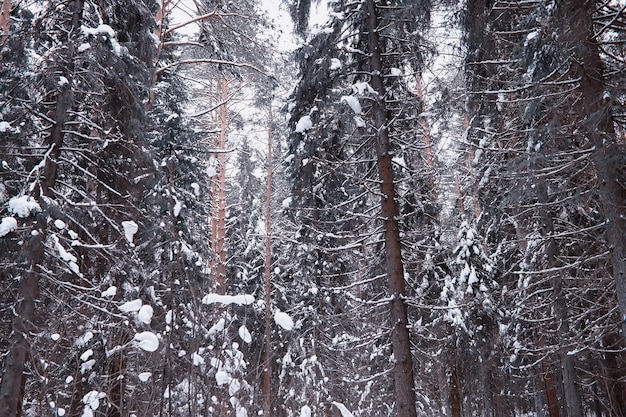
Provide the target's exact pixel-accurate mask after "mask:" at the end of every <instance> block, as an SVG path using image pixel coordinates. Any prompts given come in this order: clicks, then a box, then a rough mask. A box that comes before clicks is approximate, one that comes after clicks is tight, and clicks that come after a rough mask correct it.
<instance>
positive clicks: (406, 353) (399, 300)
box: [365, 0, 417, 417]
mask: <svg viewBox="0 0 626 417" xmlns="http://www.w3.org/2000/svg"><path fill="white" fill-rule="evenodd" d="M365 11H366V21H365V23H366V29H367V43H368V52H369V71H370V75H371V79H370V84H371V85H372V88H373V89H374V90H375V91H376V97H375V99H374V100H373V104H372V110H371V111H372V115H373V121H374V128H375V129H376V156H377V159H378V173H379V177H380V182H381V185H380V190H381V193H382V197H381V209H382V218H383V223H384V230H385V266H386V270H387V286H388V288H389V292H390V293H391V294H390V295H391V306H390V307H391V320H392V327H393V333H392V345H393V355H394V382H395V393H396V404H397V410H398V413H397V415H398V417H416V416H417V411H416V407H415V387H414V379H413V360H412V357H411V345H410V340H409V330H408V317H407V307H406V303H405V301H404V299H405V297H406V291H405V283H404V264H403V261H402V248H401V242H400V231H399V226H398V205H397V202H396V199H395V196H396V190H395V183H394V175H393V167H392V164H391V158H392V155H391V146H390V141H389V134H388V130H387V122H388V120H387V115H386V110H385V101H384V100H385V88H384V85H383V80H382V77H381V73H382V52H381V50H380V41H379V35H378V18H377V9H376V5H375V3H374V0H367V1H366V2H365Z"/></svg>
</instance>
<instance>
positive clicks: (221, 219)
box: [211, 78, 228, 294]
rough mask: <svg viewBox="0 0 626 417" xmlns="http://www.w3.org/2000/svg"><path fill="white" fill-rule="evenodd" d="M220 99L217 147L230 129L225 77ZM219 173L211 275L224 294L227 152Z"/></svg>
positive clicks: (222, 146) (219, 156) (215, 186)
mask: <svg viewBox="0 0 626 417" xmlns="http://www.w3.org/2000/svg"><path fill="white" fill-rule="evenodd" d="M218 96H219V97H218V100H219V102H220V103H224V104H222V105H221V106H220V108H219V110H218V118H219V124H220V133H219V136H218V138H217V143H216V144H215V145H216V146H215V147H216V149H218V150H222V151H223V150H224V149H225V148H226V136H227V131H228V106H227V104H226V99H227V97H228V81H227V80H226V79H225V78H223V79H221V80H220V81H219V86H218ZM216 158H217V167H215V168H216V170H217V174H216V175H215V176H214V177H213V187H212V190H213V199H214V204H213V216H212V225H211V231H212V239H213V256H214V259H213V262H212V263H211V276H212V277H213V286H214V289H215V291H216V292H217V293H219V294H224V293H225V291H226V247H225V245H224V243H225V238H226V153H225V152H218V153H217V155H216Z"/></svg>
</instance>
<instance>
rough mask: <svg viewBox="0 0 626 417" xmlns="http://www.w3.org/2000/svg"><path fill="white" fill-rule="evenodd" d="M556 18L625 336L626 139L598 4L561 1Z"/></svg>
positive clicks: (580, 0)
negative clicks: (573, 81) (574, 85)
mask: <svg viewBox="0 0 626 417" xmlns="http://www.w3.org/2000/svg"><path fill="white" fill-rule="evenodd" d="M558 4H560V7H559V9H558V11H557V16H556V19H557V20H558V27H561V28H562V32H561V36H562V37H563V39H564V40H565V41H566V42H568V43H570V46H571V49H572V51H573V54H574V56H573V57H572V67H573V71H574V73H575V74H574V76H575V77H580V94H581V96H582V97H581V99H580V100H577V101H576V102H574V103H572V105H573V111H574V114H576V115H579V116H580V117H582V118H583V119H582V120H581V122H580V126H581V127H582V128H583V130H582V132H581V134H586V135H587V136H588V138H589V140H590V142H591V144H592V146H593V147H594V150H593V157H592V160H593V164H594V168H595V171H596V177H597V178H596V181H597V187H598V196H599V198H600V204H601V206H602V211H603V215H604V217H605V218H606V221H607V228H606V232H605V237H606V240H607V243H608V244H609V247H610V250H611V266H612V269H613V271H612V272H613V279H614V280H615V287H616V293H617V300H618V305H619V308H620V311H621V316H622V319H623V321H622V325H623V327H622V330H623V331H622V334H623V337H626V240H625V239H624V236H626V217H625V216H623V213H624V210H625V209H626V187H624V185H623V184H624V183H625V180H626V178H625V176H626V175H625V173H624V163H625V161H626V152H625V150H624V144H623V143H621V142H620V140H619V139H618V138H617V135H616V133H615V127H614V125H613V120H612V118H611V113H610V106H611V103H610V100H606V99H605V97H604V93H605V87H606V83H605V79H604V71H603V65H602V60H601V58H600V53H599V48H598V44H597V43H596V42H595V40H594V31H593V12H594V7H593V4H589V2H588V1H586V0H566V1H562V2H560V3H558Z"/></svg>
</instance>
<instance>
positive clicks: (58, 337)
mask: <svg viewBox="0 0 626 417" xmlns="http://www.w3.org/2000/svg"><path fill="white" fill-rule="evenodd" d="M60 338H61V335H60V334H58V333H54V334H51V335H50V339H52V340H54V341H55V342H56V341H57V340H59V339H60Z"/></svg>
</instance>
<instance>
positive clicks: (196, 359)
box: [191, 352, 204, 366]
mask: <svg viewBox="0 0 626 417" xmlns="http://www.w3.org/2000/svg"><path fill="white" fill-rule="evenodd" d="M191 361H192V363H193V366H201V365H204V358H203V357H202V356H200V355H198V354H197V353H196V352H194V353H192V354H191Z"/></svg>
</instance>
